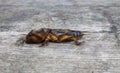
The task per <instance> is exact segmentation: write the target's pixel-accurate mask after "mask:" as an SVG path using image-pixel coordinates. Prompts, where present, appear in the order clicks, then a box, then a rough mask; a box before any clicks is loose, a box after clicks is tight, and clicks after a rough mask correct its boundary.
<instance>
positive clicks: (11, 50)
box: [0, 0, 120, 73]
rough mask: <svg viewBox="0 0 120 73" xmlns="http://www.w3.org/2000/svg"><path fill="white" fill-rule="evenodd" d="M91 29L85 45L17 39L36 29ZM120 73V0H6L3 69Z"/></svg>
mask: <svg viewBox="0 0 120 73" xmlns="http://www.w3.org/2000/svg"><path fill="white" fill-rule="evenodd" d="M45 27H46V28H48V27H49V28H55V29H57V28H65V29H73V30H74V29H75V30H84V31H91V32H90V33H89V34H90V35H85V36H84V37H83V39H81V40H84V41H86V43H85V44H84V45H81V46H76V45H74V44H71V43H60V44H58V43H50V45H48V46H46V47H38V45H27V44H24V45H19V46H18V45H16V40H17V39H18V38H20V37H22V36H24V35H23V34H25V33H28V32H29V31H30V30H31V29H38V28H45ZM92 72H93V73H119V72H120V0H109V1H108V0H0V73H92Z"/></svg>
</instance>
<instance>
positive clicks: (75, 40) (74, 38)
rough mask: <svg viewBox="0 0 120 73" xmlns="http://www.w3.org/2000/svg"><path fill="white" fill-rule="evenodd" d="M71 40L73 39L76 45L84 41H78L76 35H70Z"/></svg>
mask: <svg viewBox="0 0 120 73" xmlns="http://www.w3.org/2000/svg"><path fill="white" fill-rule="evenodd" d="M71 40H73V41H74V42H75V44H76V45H81V44H83V43H85V42H84V41H82V42H79V41H78V39H77V38H76V37H72V38H71Z"/></svg>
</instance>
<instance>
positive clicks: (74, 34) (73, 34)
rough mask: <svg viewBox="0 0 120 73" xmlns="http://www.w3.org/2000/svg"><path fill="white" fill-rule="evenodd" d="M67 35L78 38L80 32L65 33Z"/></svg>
mask: <svg viewBox="0 0 120 73" xmlns="http://www.w3.org/2000/svg"><path fill="white" fill-rule="evenodd" d="M67 35H70V36H74V37H79V36H80V35H81V32H80V31H70V32H68V33H67Z"/></svg>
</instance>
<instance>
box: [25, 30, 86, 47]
mask: <svg viewBox="0 0 120 73" xmlns="http://www.w3.org/2000/svg"><path fill="white" fill-rule="evenodd" d="M84 32H86V31H76V30H70V29H50V28H41V29H39V30H31V31H30V32H29V33H28V34H27V35H26V37H25V43H27V44H36V43H40V46H44V45H46V44H48V42H55V43H61V42H69V41H74V43H75V44H76V45H80V44H82V43H84V41H81V42H79V41H78V40H79V39H81V38H82V36H83V35H84Z"/></svg>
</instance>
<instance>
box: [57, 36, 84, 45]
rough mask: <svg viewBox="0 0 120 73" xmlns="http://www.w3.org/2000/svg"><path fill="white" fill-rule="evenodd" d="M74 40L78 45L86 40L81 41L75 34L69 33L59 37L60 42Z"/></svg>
mask: <svg viewBox="0 0 120 73" xmlns="http://www.w3.org/2000/svg"><path fill="white" fill-rule="evenodd" d="M68 40H69V41H74V42H75V44H76V45H80V44H82V43H84V41H82V42H79V41H78V39H77V38H76V37H73V36H67V35H63V36H61V37H59V40H58V42H64V41H68Z"/></svg>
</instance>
